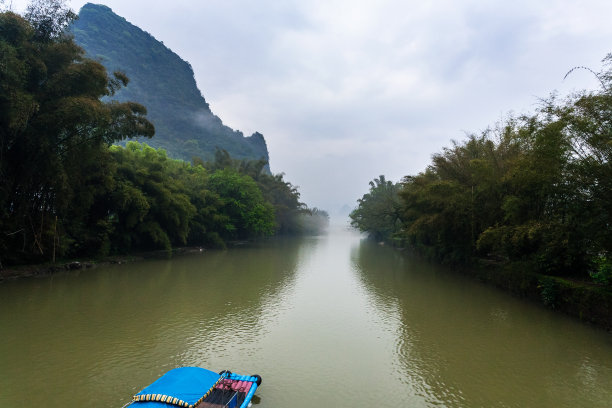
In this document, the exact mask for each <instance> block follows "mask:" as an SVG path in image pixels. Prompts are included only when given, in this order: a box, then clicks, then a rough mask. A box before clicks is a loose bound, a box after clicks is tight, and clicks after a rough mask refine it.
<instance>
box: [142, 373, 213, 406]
mask: <svg viewBox="0 0 612 408" xmlns="http://www.w3.org/2000/svg"><path fill="white" fill-rule="evenodd" d="M220 378H221V376H220V375H219V374H217V373H215V372H214V371H210V370H206V369H204V368H200V367H180V368H175V369H173V370H170V371H168V372H167V373H166V374H164V375H163V376H161V377H160V378H159V379H158V380H157V381H155V382H154V383H153V384H151V385H149V386H148V387H146V388H145V389H143V390H142V391H140V392H139V393H138V394H136V395H135V396H134V398H147V397H148V396H151V397H150V399H152V400H153V401H137V402H133V403H132V404H131V406H134V407H135V408H136V407H138V408H161V407H176V406H185V404H184V403H187V404H188V405H194V404H195V403H197V402H198V401H200V400H201V399H202V397H204V396H205V395H207V394H208V392H209V391H210V390H211V389H212V388H213V387H214V386H215V384H216V383H217V382H218V381H219V379H220ZM157 396H166V397H171V398H164V401H166V402H159V399H161V398H160V397H157ZM156 399H157V401H155V400H156ZM177 401H179V402H177ZM168 402H170V404H168Z"/></svg>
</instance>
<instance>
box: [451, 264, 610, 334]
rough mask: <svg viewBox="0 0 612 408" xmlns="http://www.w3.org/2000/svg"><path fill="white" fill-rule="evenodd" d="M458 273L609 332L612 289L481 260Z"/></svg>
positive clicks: (525, 266)
mask: <svg viewBox="0 0 612 408" xmlns="http://www.w3.org/2000/svg"><path fill="white" fill-rule="evenodd" d="M458 271H460V272H461V273H463V274H465V275H467V276H471V277H473V278H476V279H478V280H479V281H481V282H485V283H487V284H491V285H493V286H495V287H497V288H500V289H503V290H505V291H507V292H510V293H511V294H513V295H514V296H517V297H521V298H525V299H529V300H532V301H535V302H538V303H541V304H542V305H544V306H546V307H548V308H550V309H553V310H556V311H558V312H561V313H565V314H568V315H571V316H574V317H576V318H578V319H579V320H581V321H583V322H587V323H590V324H593V325H596V326H598V327H601V328H603V329H605V330H607V331H612V290H611V289H610V288H606V287H604V286H600V285H597V284H594V283H590V282H581V281H576V280H570V279H565V278H560V277H556V276H548V275H542V274H539V273H535V272H532V271H530V270H529V268H528V267H527V265H521V264H517V263H513V264H512V265H510V264H505V265H503V264H501V265H496V264H491V263H490V262H486V261H480V262H479V263H477V264H476V265H473V266H472V267H470V268H459V269H458Z"/></svg>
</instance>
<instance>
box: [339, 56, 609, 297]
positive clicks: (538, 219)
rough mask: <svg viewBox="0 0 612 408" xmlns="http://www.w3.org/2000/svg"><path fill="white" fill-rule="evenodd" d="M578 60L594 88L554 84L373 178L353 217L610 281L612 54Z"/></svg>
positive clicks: (368, 228)
mask: <svg viewBox="0 0 612 408" xmlns="http://www.w3.org/2000/svg"><path fill="white" fill-rule="evenodd" d="M575 69H586V70H588V71H590V72H591V74H593V75H595V76H596V77H597V78H598V80H599V82H600V84H601V86H600V88H599V89H596V90H592V91H587V90H583V91H580V92H575V93H573V94H571V95H569V96H568V97H566V98H564V99H560V98H559V97H557V96H556V95H554V94H553V95H552V96H550V97H549V98H548V99H545V100H543V101H542V102H541V104H540V105H539V107H538V109H537V110H536V111H535V113H532V114H527V115H521V116H516V115H513V116H510V117H509V118H508V119H506V120H504V121H503V122H500V123H497V124H495V126H493V127H491V128H489V129H487V130H485V131H483V132H481V133H478V134H471V135H469V137H467V139H466V140H463V141H460V142H453V143H452V145H451V146H450V147H446V148H444V149H442V151H441V152H439V153H436V154H434V155H433V156H432V160H431V164H430V165H429V166H428V167H427V168H426V169H425V170H423V171H422V172H420V173H418V174H416V175H409V176H406V177H404V178H403V180H401V182H399V183H394V182H392V181H389V180H386V179H385V177H384V176H380V177H379V178H376V179H374V180H373V181H372V182H370V189H369V192H368V193H367V194H365V195H364V196H363V197H362V198H361V199H359V200H358V206H357V208H356V209H355V210H354V211H353V212H352V213H351V215H350V217H351V220H352V221H351V222H352V224H353V225H354V226H356V227H357V228H359V229H360V230H361V231H365V232H367V233H369V234H370V235H371V236H372V237H374V238H375V239H377V240H379V241H386V242H390V243H393V244H394V245H396V246H399V247H403V248H407V249H410V250H412V251H415V252H417V253H420V254H422V255H424V256H425V257H427V258H430V259H435V260H438V261H442V262H447V263H450V264H453V265H470V266H474V265H477V264H486V265H498V266H500V265H501V266H503V265H505V266H510V268H508V269H510V270H512V271H514V272H513V273H515V274H516V273H521V272H522V271H524V270H529V271H533V272H535V273H537V274H542V275H545V276H553V277H560V278H562V279H566V280H567V279H569V280H575V281H583V282H591V283H593V284H595V285H603V286H608V287H610V286H611V285H612V54H610V55H608V56H607V57H606V58H605V59H604V60H603V68H602V69H601V71H600V72H594V71H592V70H591V69H589V68H585V67H577V68H575ZM571 74H572V71H570V72H568V75H571ZM544 282H545V281H544Z"/></svg>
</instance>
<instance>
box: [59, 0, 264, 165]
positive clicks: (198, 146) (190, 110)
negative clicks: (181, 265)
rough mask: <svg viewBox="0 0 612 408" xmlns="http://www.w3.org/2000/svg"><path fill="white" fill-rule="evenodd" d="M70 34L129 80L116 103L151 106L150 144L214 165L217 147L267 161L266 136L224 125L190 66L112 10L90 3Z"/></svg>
mask: <svg viewBox="0 0 612 408" xmlns="http://www.w3.org/2000/svg"><path fill="white" fill-rule="evenodd" d="M70 31H71V33H72V34H73V35H74V41H75V42H76V43H77V44H78V45H79V46H81V47H82V48H83V49H84V50H85V52H86V54H87V56H88V57H90V58H92V59H94V60H96V61H99V62H100V63H101V64H102V65H104V66H105V67H106V69H107V70H108V71H109V72H113V71H115V70H121V71H122V72H124V73H125V74H126V75H127V76H128V77H129V78H130V86H129V87H126V88H122V89H121V90H119V91H118V92H117V93H116V94H115V95H114V97H113V98H114V99H117V100H119V101H128V100H129V101H136V102H139V103H141V104H143V105H145V106H146V107H147V110H148V116H147V117H148V119H149V120H150V121H151V123H153V124H154V125H155V130H156V132H155V135H156V137H155V139H153V140H150V141H147V143H148V144H150V145H151V146H153V147H156V148H159V147H161V148H163V149H165V150H166V152H167V153H168V156H170V157H172V158H177V159H183V160H186V161H190V160H191V159H192V158H193V157H194V156H196V157H201V158H203V159H204V160H212V159H213V156H214V153H215V150H216V149H217V148H219V149H223V150H226V151H228V152H229V153H230V155H231V156H232V157H235V158H238V159H248V160H259V159H264V160H269V157H268V150H267V147H266V142H265V140H264V138H263V136H262V135H261V134H260V133H254V134H253V135H252V136H250V137H244V135H243V134H242V133H241V132H239V131H234V130H232V129H231V128H229V127H227V126H225V125H224V124H223V123H222V122H221V119H219V118H218V117H217V116H215V115H214V114H213V113H212V112H211V110H210V108H209V106H208V103H206V101H205V99H204V97H202V95H201V93H200V91H199V90H198V88H197V86H196V82H195V79H194V74H193V70H192V68H191V65H189V63H188V62H186V61H183V60H182V59H181V58H180V57H179V56H178V55H176V54H175V53H174V52H172V51H171V50H170V49H168V48H167V47H166V46H165V45H164V44H163V43H162V42H160V41H157V40H156V39H155V38H154V37H153V36H151V35H150V34H149V33H147V32H145V31H143V30H141V29H140V28H138V27H136V26H134V25H132V24H130V23H129V22H128V21H126V20H125V19H124V18H122V17H120V16H118V15H116V14H115V13H113V11H112V10H111V9H110V8H108V7H106V6H103V5H97V4H89V3H88V4H86V5H85V6H83V8H82V9H81V11H80V12H79V18H78V19H77V20H76V21H75V22H74V23H73V24H71V25H70ZM266 169H267V167H266Z"/></svg>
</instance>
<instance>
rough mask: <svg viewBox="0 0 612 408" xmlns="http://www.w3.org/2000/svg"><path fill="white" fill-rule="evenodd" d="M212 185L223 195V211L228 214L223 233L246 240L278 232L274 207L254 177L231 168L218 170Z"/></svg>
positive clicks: (212, 176)
mask: <svg viewBox="0 0 612 408" xmlns="http://www.w3.org/2000/svg"><path fill="white" fill-rule="evenodd" d="M209 187H210V189H211V190H212V191H213V192H215V193H217V194H218V195H219V196H220V197H221V207H220V212H221V213H222V214H224V215H225V216H226V217H227V218H226V220H227V221H226V223H225V225H224V231H223V235H225V236H226V237H228V238H240V239H243V238H250V237H254V236H263V235H271V234H272V233H273V232H274V208H273V207H272V205H271V204H270V203H268V202H266V201H265V200H264V198H263V195H262V194H261V191H260V190H259V188H258V187H257V184H256V183H255V181H254V180H253V179H252V178H251V177H249V176H247V175H244V174H240V173H238V172H237V171H235V170H233V169H230V168H227V169H223V170H217V171H215V172H214V173H213V174H212V175H211V176H210V179H209Z"/></svg>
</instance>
